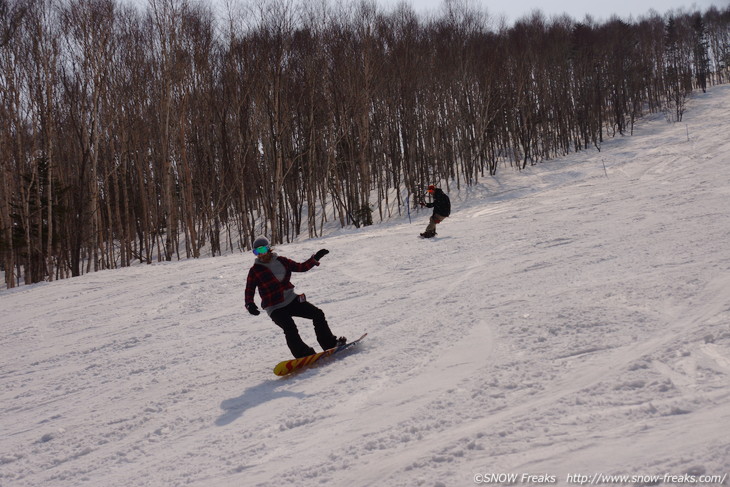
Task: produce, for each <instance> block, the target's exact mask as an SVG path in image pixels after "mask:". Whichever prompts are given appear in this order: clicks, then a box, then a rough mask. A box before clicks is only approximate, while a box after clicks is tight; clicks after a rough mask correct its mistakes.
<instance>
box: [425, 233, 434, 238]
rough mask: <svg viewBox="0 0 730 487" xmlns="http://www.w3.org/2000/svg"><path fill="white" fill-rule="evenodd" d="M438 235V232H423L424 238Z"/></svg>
mask: <svg viewBox="0 0 730 487" xmlns="http://www.w3.org/2000/svg"><path fill="white" fill-rule="evenodd" d="M435 236H436V232H423V233H422V234H421V237H422V238H432V237H435Z"/></svg>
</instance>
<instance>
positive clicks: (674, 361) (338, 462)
mask: <svg viewBox="0 0 730 487" xmlns="http://www.w3.org/2000/svg"><path fill="white" fill-rule="evenodd" d="M729 121H730V86H718V87H714V88H712V89H711V90H710V91H708V93H706V94H701V93H698V94H696V95H695V96H694V97H693V98H692V100H691V103H690V105H689V110H688V111H687V112H686V114H685V118H684V120H682V121H681V122H679V123H668V122H667V121H666V119H665V118H664V116H663V115H658V116H654V117H648V118H646V119H644V120H642V121H641V122H640V124H639V125H638V126H637V127H636V129H635V132H634V134H633V135H632V136H624V137H621V136H617V137H616V138H613V139H607V141H606V142H605V143H604V145H603V147H602V150H601V151H600V152H599V151H597V150H595V149H593V150H589V151H584V152H580V153H577V154H571V155H569V156H568V157H565V158H562V159H558V160H552V161H548V162H545V163H542V164H538V165H536V166H532V167H528V168H527V169H526V170H524V171H521V172H520V171H515V170H512V169H510V168H500V170H499V174H498V175H497V177H495V178H489V177H486V178H484V179H483V181H482V182H481V183H480V184H479V185H477V186H474V187H471V188H468V189H467V188H463V187H462V188H461V189H458V188H457V187H456V185H455V183H454V182H450V183H449V185H448V186H447V184H446V182H442V187H443V188H444V190H445V191H446V192H447V193H448V194H449V195H450V196H451V198H452V204H453V207H454V212H453V214H452V216H451V217H450V218H448V219H447V220H446V221H445V222H444V223H442V224H441V225H439V228H438V237H437V238H435V239H433V240H422V239H419V238H418V237H417V236H418V234H419V233H420V232H422V231H423V229H424V228H425V226H426V223H427V219H428V211H419V212H415V213H412V215H411V217H412V218H413V223H409V221H408V218H407V217H406V216H405V215H403V216H402V217H398V218H397V219H394V220H392V221H390V222H388V223H384V224H378V225H374V226H371V227H367V228H361V229H345V230H333V231H331V232H330V233H328V234H327V236H326V237H322V238H318V239H314V240H307V239H302V240H300V241H298V242H295V243H292V244H288V245H281V246H279V247H278V248H277V251H278V252H279V253H280V254H281V255H285V256H287V257H290V258H292V259H294V260H298V261H303V260H305V259H307V258H308V257H309V256H310V255H312V253H314V252H316V251H317V250H318V249H320V248H327V249H329V250H330V254H329V255H327V256H326V257H324V258H323V259H322V265H321V266H319V267H316V268H314V269H312V270H311V271H309V272H307V273H303V274H294V276H293V282H294V283H295V284H296V285H297V288H296V289H297V290H298V292H304V293H306V295H307V298H308V300H309V301H311V302H312V303H314V304H315V305H317V306H319V307H321V308H322V309H323V310H324V311H325V313H326V314H327V318H328V321H329V323H330V325H331V327H332V330H333V331H334V332H335V334H337V335H345V336H347V337H349V338H351V339H354V338H357V337H359V336H360V335H361V334H362V333H363V332H368V334H369V335H368V337H367V338H366V339H365V340H363V341H362V343H361V344H360V345H359V346H357V347H356V349H355V350H353V351H351V352H348V353H343V354H340V355H338V356H337V357H333V358H331V359H329V360H327V361H325V363H323V364H321V365H319V366H316V367H313V368H310V369H307V370H304V371H303V372H301V373H298V374H294V375H292V376H288V377H285V378H278V377H276V376H274V374H273V373H272V368H273V366H274V365H275V364H276V363H277V362H279V361H280V360H283V359H286V358H289V357H290V355H289V351H288V349H287V347H286V344H285V341H284V337H283V334H282V332H281V331H280V330H279V329H278V328H277V327H276V326H275V325H274V324H273V323H272V322H271V321H270V320H269V318H268V317H267V316H266V315H265V314H262V315H260V316H257V317H253V316H250V315H249V314H248V313H247V312H246V310H245V309H244V307H243V290H244V285H245V277H246V273H247V272H248V269H249V267H250V265H251V264H252V262H253V258H254V257H253V255H251V254H249V253H244V254H235V255H229V256H224V257H215V258H201V259H198V260H188V261H182V262H171V263H159V264H154V265H149V266H143V265H139V266H135V267H132V268H125V269H119V270H114V271H104V272H98V273H91V274H87V275H84V276H82V277H78V278H74V279H68V280H63V281H57V282H52V283H45V284H40V285H33V286H22V287H19V288H15V289H10V290H4V291H2V292H0V317H1V320H2V325H1V326H0V347H1V348H0V349H1V350H2V354H1V356H0V394H1V396H0V439H1V440H2V442H1V444H0V485H2V486H3V487H5V486H8V487H10V486H13V487H15V486H19V487H24V486H54V487H55V486H60V487H65V486H74V487H76V486H105V487H129V486H180V485H189V486H200V487H202V486H262V487H263V486H267V487H281V486H284V485H297V486H314V485H327V486H388V487H392V486H396V487H397V486H404V487H405V486H409V487H410V486H419V485H424V486H430V487H439V486H444V487H446V486H449V487H450V486H456V487H458V486H468V485H475V484H477V485H478V484H485V483H492V484H497V483H514V484H516V485H538V484H542V483H551V484H554V485H566V484H569V483H576V482H577V481H586V482H593V483H605V484H608V483H615V484H625V485H660V484H666V485H685V484H683V483H682V482H684V481H687V480H692V479H694V481H695V483H697V484H699V483H702V485H717V484H720V483H722V482H723V481H724V482H725V485H728V484H730V479H727V476H728V474H729V473H730V406H728V402H729V401H730V272H729V271H730V207H729V205H730V137H729V136H728V133H730V122H729ZM257 301H258V299H257ZM299 325H300V330H301V333H302V336H303V338H304V339H305V341H307V342H308V343H309V344H310V345H314V346H316V341H315V339H314V331H313V329H312V327H311V322H308V321H303V320H300V321H299ZM614 475H616V476H619V477H613V476H614ZM622 475H623V476H624V477H620V476H622ZM655 477H656V478H655Z"/></svg>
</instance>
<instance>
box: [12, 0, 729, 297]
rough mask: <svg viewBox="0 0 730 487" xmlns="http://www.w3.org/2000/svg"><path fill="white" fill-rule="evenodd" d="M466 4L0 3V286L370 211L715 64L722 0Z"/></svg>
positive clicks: (398, 207) (595, 136) (657, 94)
mask: <svg viewBox="0 0 730 487" xmlns="http://www.w3.org/2000/svg"><path fill="white" fill-rule="evenodd" d="M242 1H243V0H242ZM469 5H470V4H469V3H467V2H463V1H454V0H447V1H445V2H444V4H443V7H442V10H441V11H440V13H438V14H435V15H433V16H429V17H426V16H420V15H418V14H416V13H415V11H414V10H413V9H412V8H411V7H409V6H408V5H407V4H401V5H400V6H398V7H397V8H394V9H390V10H384V9H382V8H381V7H378V6H376V4H375V3H374V2H372V1H360V2H352V3H345V4H341V3H335V2H327V1H326V0H322V1H314V2H307V1H304V0H302V1H299V2H295V1H293V0H258V1H256V2H251V3H241V4H240V5H237V4H233V3H228V4H221V5H219V6H218V7H216V8H217V10H215V11H214V10H212V7H211V6H209V5H204V4H202V3H194V2H189V1H187V0H148V3H146V4H144V5H141V6H140V5H137V4H132V3H129V2H123V1H121V0H0V256H1V257H0V266H2V270H3V271H4V275H5V282H6V285H7V287H14V286H16V285H18V284H20V283H34V282H39V281H43V280H55V279H61V278H66V277H70V276H77V275H80V274H83V273H87V272H90V271H96V270H100V269H109V268H115V267H120V266H129V265H132V264H134V263H139V262H146V263H150V262H154V261H157V260H171V259H179V258H187V257H198V256H200V255H201V249H206V252H207V253H209V254H210V253H212V254H213V255H219V254H221V253H223V252H226V251H235V250H238V249H246V248H248V246H249V245H250V242H251V240H252V238H253V236H254V235H256V234H261V233H264V234H267V235H269V236H271V238H272V241H273V242H286V241H291V240H292V239H294V238H296V237H297V236H299V235H300V234H304V235H307V236H310V237H313V236H318V235H320V234H321V232H322V229H323V226H324V225H325V224H326V223H327V222H336V223H338V224H340V225H357V226H360V225H368V224H370V223H372V222H373V221H378V220H382V219H385V218H389V217H391V216H393V212H401V211H405V210H406V204H407V203H406V201H410V203H411V204H412V203H413V201H414V199H415V198H412V197H411V198H407V196H409V195H414V194H418V195H420V194H422V193H423V189H424V187H425V186H426V185H428V184H429V183H438V184H443V185H445V186H446V188H447V190H448V189H453V188H460V187H462V186H463V185H472V184H475V183H476V182H478V181H479V179H480V178H484V177H489V176H490V175H494V174H495V173H496V171H497V170H498V169H499V168H500V167H513V168H517V169H524V168H525V167H526V166H528V165H531V164H535V163H538V162H541V161H544V160H546V159H550V158H554V157H560V156H562V155H565V154H567V153H569V152H574V151H580V150H584V149H586V148H589V147H594V148H597V149H599V150H600V148H601V144H602V141H603V139H604V137H613V136H616V135H618V134H620V135H629V134H631V132H632V130H633V126H634V122H635V120H636V119H637V118H638V117H641V116H642V115H644V114H646V113H649V112H664V113H666V114H667V117H668V118H669V119H670V120H674V121H678V120H681V118H682V115H683V112H684V109H685V103H686V100H687V97H688V96H689V95H690V94H691V92H692V91H693V90H705V89H706V87H707V86H710V85H713V84H719V83H727V82H728V81H729V80H730V70H729V69H730V68H729V66H730V7H727V8H725V9H724V10H718V9H717V8H710V9H709V10H707V11H705V12H670V13H667V14H663V15H660V14H658V13H651V14H647V15H646V16H644V17H642V18H640V19H639V20H631V21H626V20H620V19H618V18H614V19H612V20H609V21H607V22H603V23H596V22H595V21H592V20H591V19H590V18H586V19H584V20H582V21H576V20H574V19H571V18H569V17H567V16H565V17H559V18H552V19H549V20H548V19H546V18H545V17H544V16H543V15H541V14H540V13H539V12H538V13H534V14H532V15H531V16H529V17H525V18H523V19H521V20H519V21H517V22H516V23H515V24H514V25H511V26H505V25H503V24H497V23H496V22H494V21H493V19H491V18H490V17H488V16H487V15H486V13H484V12H481V11H479V10H476V9H474V8H472V7H469Z"/></svg>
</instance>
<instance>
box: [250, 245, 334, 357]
mask: <svg viewBox="0 0 730 487" xmlns="http://www.w3.org/2000/svg"><path fill="white" fill-rule="evenodd" d="M253 253H254V255H256V261H255V262H254V265H253V266H252V267H251V269H250V270H249V271H248V277H247V279H246V293H245V302H246V309H247V310H248V312H249V313H251V314H252V315H254V316H256V315H258V314H259V313H260V311H259V308H258V306H256V303H254V301H253V298H254V293H255V291H256V288H258V289H259V296H260V297H261V306H262V307H263V308H264V310H265V311H266V312H267V313H268V314H269V317H270V318H271V319H272V321H273V322H274V323H276V324H277V325H278V326H279V327H280V328H281V329H282V330H284V336H286V344H287V345H288V346H289V350H291V353H292V354H293V355H294V357H295V358H300V357H306V356H307V355H312V354H314V353H315V351H314V349H313V348H312V347H310V346H309V345H307V344H306V343H304V341H303V340H302V338H301V337H300V336H299V330H297V325H296V323H294V319H293V317H294V316H298V317H300V318H307V319H310V320H312V321H313V324H314V332H315V333H316V335H317V341H318V342H319V344H320V346H321V347H322V350H328V349H330V348H334V347H336V346H337V345H342V344H344V343H345V342H346V341H347V340H346V339H345V338H344V337H340V338H337V337H335V336H334V335H333V334H332V331H331V330H330V327H329V325H328V324H327V320H326V318H325V316H324V312H323V311H322V310H321V309H319V308H317V307H316V306H314V305H313V304H311V303H308V302H307V301H306V299H305V297H304V294H296V293H295V292H294V284H292V283H291V281H290V279H291V273H292V272H306V271H308V270H310V269H311V268H312V267H314V266H318V265H319V260H320V259H321V258H322V257H324V256H325V255H327V254H328V253H329V250H327V249H321V250H319V251H318V252H317V253H316V254H314V255H313V256H312V257H310V258H309V259H307V260H306V261H304V262H302V263H299V262H294V261H293V260H290V259H287V258H286V257H282V256H280V255H277V254H275V253H274V252H272V249H271V245H270V243H269V240H268V239H267V238H266V237H258V238H257V239H256V240H254V242H253Z"/></svg>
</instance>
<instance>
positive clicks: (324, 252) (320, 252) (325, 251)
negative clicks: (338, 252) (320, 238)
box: [314, 249, 330, 262]
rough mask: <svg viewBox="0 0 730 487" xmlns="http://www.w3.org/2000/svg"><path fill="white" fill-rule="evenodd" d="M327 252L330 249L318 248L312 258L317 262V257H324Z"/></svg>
mask: <svg viewBox="0 0 730 487" xmlns="http://www.w3.org/2000/svg"><path fill="white" fill-rule="evenodd" d="M329 253H330V251H329V250H327V249H320V250H319V251H317V253H316V254H314V260H316V261H317V262H319V259H321V258H322V257H324V256H325V255H327V254H329Z"/></svg>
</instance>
